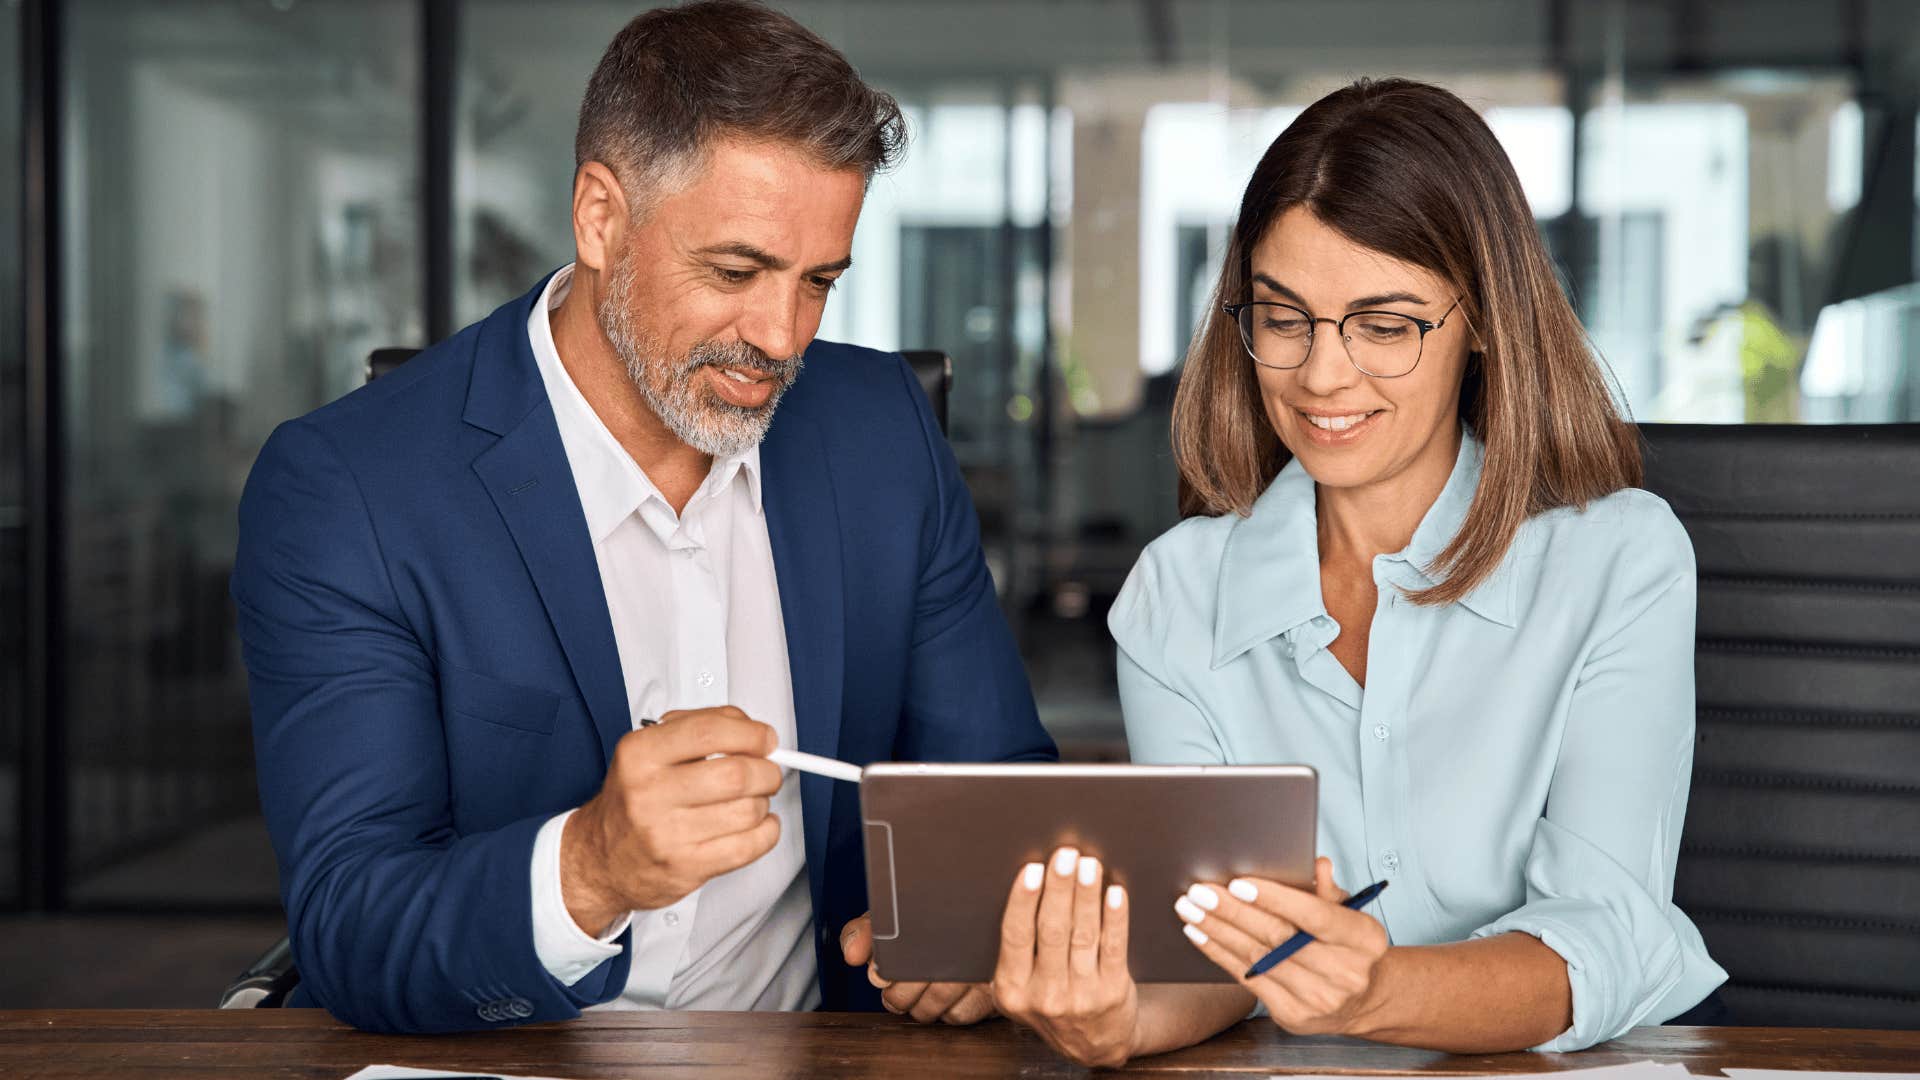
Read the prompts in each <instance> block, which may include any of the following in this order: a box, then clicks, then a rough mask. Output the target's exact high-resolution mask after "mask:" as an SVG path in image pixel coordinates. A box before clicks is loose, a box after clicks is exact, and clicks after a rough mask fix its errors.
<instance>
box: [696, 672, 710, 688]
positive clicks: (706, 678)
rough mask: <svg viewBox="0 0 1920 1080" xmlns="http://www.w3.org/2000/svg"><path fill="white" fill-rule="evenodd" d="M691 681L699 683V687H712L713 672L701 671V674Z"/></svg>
mask: <svg viewBox="0 0 1920 1080" xmlns="http://www.w3.org/2000/svg"><path fill="white" fill-rule="evenodd" d="M693 681H694V682H697V683H699V684H700V685H701V686H712V685H713V672H711V671H703V672H701V673H700V674H698V675H695V676H694V677H693Z"/></svg>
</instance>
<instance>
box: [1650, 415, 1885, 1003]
mask: <svg viewBox="0 0 1920 1080" xmlns="http://www.w3.org/2000/svg"><path fill="white" fill-rule="evenodd" d="M1642 431H1643V433H1644V434H1645V436H1646V440H1647V444H1648V453H1647V479H1646V486H1647V487H1648V488H1649V489H1651V490H1652V491H1654V492H1655V493H1657V494H1659V495H1660V496H1662V497H1663V498H1665V499H1666V500H1667V502H1668V503H1669V504H1670V505H1671V506H1672V507H1673V510H1674V513H1675V514H1677V515H1678V516H1679V518H1680V521H1681V522H1682V524H1684V525H1685V526H1686V529H1687V532H1688V534H1689V535H1690V536H1692V538H1693V547H1694V554H1695V557H1696V558H1697V560H1698V563H1699V584H1700V590H1699V622H1698V629H1697V639H1698V640H1697V647H1696V650H1695V670H1696V685H1697V687H1698V697H1697V707H1698V731H1697V735H1696V744H1695V753H1694V770H1693V795H1692V800H1691V802H1690V804H1689V805H1688V808H1687V822H1686V831H1685V833H1684V835H1683V839H1682V846H1681V855H1680V867H1679V873H1678V877H1677V880H1676V885H1675V899H1676V901H1677V902H1678V903H1679V905H1680V906H1681V908H1682V909H1684V910H1685V911H1686V912H1687V913H1688V914H1689V915H1690V916H1692V918H1693V920H1694V922H1695V924H1696V925H1698V926H1699V928H1700V932H1701V934H1702V935H1703V936H1704V937H1705V938H1706V942H1707V947H1708V949H1709V951H1710V952H1711V953H1712V954H1713V956H1714V958H1715V959H1716V960H1718V961H1719V962H1720V963H1721V965H1722V966H1724V967H1725V968H1726V969H1727V971H1728V973H1729V975H1730V976H1731V978H1730V980H1729V982H1728V985H1727V987H1726V989H1725V990H1723V991H1722V993H1723V996H1724V998H1725V1000H1726V1002H1727V1005H1728V1007H1729V1008H1730V1009H1731V1010H1732V1011H1733V1013H1734V1016H1735V1017H1736V1018H1737V1019H1738V1020H1739V1022H1741V1023H1745V1024H1777V1025H1830V1026H1838V1027H1878V1028H1920V424H1901V425H1873V426H1815V425H1806V426H1800V425H1795V426H1786V425H1778V426H1776V425H1665V424H1649V425H1644V426H1643V427H1642Z"/></svg>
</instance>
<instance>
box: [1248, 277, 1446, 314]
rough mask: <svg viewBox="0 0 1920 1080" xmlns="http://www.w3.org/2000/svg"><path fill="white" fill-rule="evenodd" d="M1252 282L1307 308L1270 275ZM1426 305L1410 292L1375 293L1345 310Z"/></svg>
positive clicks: (1254, 278) (1305, 304) (1422, 299)
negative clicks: (1383, 306) (1394, 305)
mask: <svg viewBox="0 0 1920 1080" xmlns="http://www.w3.org/2000/svg"><path fill="white" fill-rule="evenodd" d="M1253 280H1254V281H1255V283H1257V284H1260V285H1263V286H1265V287H1266V288H1267V289H1268V290H1270V291H1272V292H1276V293H1279V294H1280V295H1281V296H1283V297H1285V298H1286V299H1287V301H1288V302H1289V303H1292V304H1295V305H1297V306H1298V307H1300V308H1301V309H1302V310H1305V309H1306V307H1307V298H1306V297H1304V296H1301V295H1300V294H1299V293H1297V292H1295V291H1293V290H1292V289H1289V288H1288V287H1286V286H1285V285H1282V284H1280V282H1278V281H1276V280H1274V279H1273V277H1271V276H1270V275H1268V274H1265V273H1255V274H1254V275H1253ZM1426 303H1428V301H1427V298H1426V297H1424V296H1416V295H1415V294H1413V293H1410V292H1405V291H1400V292H1385V293H1375V294H1374V295H1372V296H1362V297H1360V298H1359V299H1357V300H1354V301H1351V302H1350V303H1348V304H1347V310H1348V311H1359V310H1361V309H1363V308H1372V307H1379V306H1380V305H1382V304H1426Z"/></svg>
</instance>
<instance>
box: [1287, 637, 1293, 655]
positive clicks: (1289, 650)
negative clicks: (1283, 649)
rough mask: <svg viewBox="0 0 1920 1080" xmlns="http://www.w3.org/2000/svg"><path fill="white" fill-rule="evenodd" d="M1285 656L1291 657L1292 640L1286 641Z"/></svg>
mask: <svg viewBox="0 0 1920 1080" xmlns="http://www.w3.org/2000/svg"><path fill="white" fill-rule="evenodd" d="M1287 658H1288V659H1292V658H1293V642H1291V641H1289V642H1287Z"/></svg>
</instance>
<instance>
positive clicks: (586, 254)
mask: <svg viewBox="0 0 1920 1080" xmlns="http://www.w3.org/2000/svg"><path fill="white" fill-rule="evenodd" d="M629 220H630V219H629V217H628V213H627V195H626V192H625V191H624V190H623V189H622V188H621V187H620V180H619V178H618V177H616V176H614V175H613V170H612V169H609V168H607V167H606V166H605V165H603V164H601V163H600V162H598V161H589V162H587V163H586V164H584V165H582V166H580V168H579V169H577V170H575V172H574V174H573V250H574V259H575V261H577V262H579V263H580V264H581V265H582V266H585V267H587V268H588V269H591V270H593V271H595V272H597V273H604V272H605V271H606V270H607V269H608V268H610V267H611V266H612V265H613V261H614V255H615V253H616V252H618V251H619V250H620V249H621V247H622V245H623V244H624V242H625V238H626V231H627V228H628V225H629Z"/></svg>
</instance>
